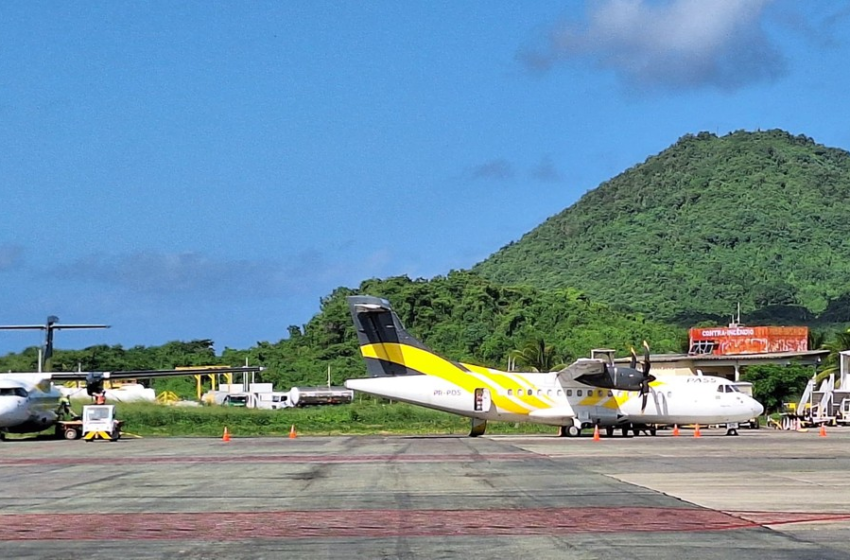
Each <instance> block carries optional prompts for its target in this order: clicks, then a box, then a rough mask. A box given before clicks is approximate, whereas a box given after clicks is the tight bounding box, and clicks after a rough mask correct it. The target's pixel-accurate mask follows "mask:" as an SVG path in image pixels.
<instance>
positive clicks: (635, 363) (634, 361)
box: [630, 347, 637, 369]
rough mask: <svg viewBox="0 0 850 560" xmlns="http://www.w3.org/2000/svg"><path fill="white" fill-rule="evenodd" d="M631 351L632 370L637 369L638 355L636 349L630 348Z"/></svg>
mask: <svg viewBox="0 0 850 560" xmlns="http://www.w3.org/2000/svg"><path fill="white" fill-rule="evenodd" d="M630 350H631V351H632V362H631V364H630V366H631V368H632V369H635V368H636V367H637V354H636V353H635V349H634V347H632V348H630Z"/></svg>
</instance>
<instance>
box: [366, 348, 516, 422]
mask: <svg viewBox="0 0 850 560" xmlns="http://www.w3.org/2000/svg"><path fill="white" fill-rule="evenodd" d="M360 351H361V353H362V354H363V356H364V357H366V358H376V359H380V360H386V361H390V362H392V363H396V364H400V365H404V366H407V367H409V368H411V369H414V370H416V371H419V372H422V373H424V374H426V375H433V376H434V377H438V378H440V379H443V380H444V381H448V382H449V383H453V384H455V385H457V386H458V387H460V388H461V389H464V390H466V391H468V392H470V393H474V391H475V389H477V388H479V387H481V386H482V385H484V387H483V388H486V389H490V398H491V400H492V401H493V402H495V403H496V406H498V407H499V408H501V409H503V410H506V411H507V412H512V413H515V414H527V413H528V410H527V409H524V408H522V407H521V406H520V405H519V404H517V403H515V402H513V401H510V400H508V399H507V398H505V397H504V396H502V395H501V394H500V391H499V388H498V386H497V385H498V382H497V381H496V380H494V379H493V375H492V374H489V373H486V374H485V373H481V374H480V375H482V376H483V377H484V378H485V380H481V379H478V378H476V377H473V376H472V375H470V374H469V373H468V372H466V371H463V370H462V369H460V368H459V367H458V366H457V365H456V364H454V363H452V362H450V361H448V360H446V359H445V358H441V357H440V356H437V355H436V354H433V353H432V352H428V351H426V350H422V349H421V348H415V347H413V346H408V345H404V344H390V343H383V344H369V345H366V346H362V347H361V348H360Z"/></svg>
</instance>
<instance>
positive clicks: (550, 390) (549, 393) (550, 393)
mask: <svg viewBox="0 0 850 560" xmlns="http://www.w3.org/2000/svg"><path fill="white" fill-rule="evenodd" d="M546 395H547V396H549V397H551V396H552V389H547V390H546Z"/></svg>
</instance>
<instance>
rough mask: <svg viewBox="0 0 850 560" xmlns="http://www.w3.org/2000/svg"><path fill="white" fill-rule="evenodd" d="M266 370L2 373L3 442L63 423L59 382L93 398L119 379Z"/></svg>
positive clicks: (0, 432) (0, 421) (0, 411)
mask: <svg viewBox="0 0 850 560" xmlns="http://www.w3.org/2000/svg"><path fill="white" fill-rule="evenodd" d="M264 369H265V368H263V367H232V368H231V367H216V368H204V369H164V370H136V371H112V372H109V371H103V372H91V371H90V372H85V371H82V372H79V371H74V372H37V373H0V440H2V439H5V437H6V434H7V433H15V434H26V433H32V432H40V431H42V430H46V429H47V428H50V427H51V426H53V425H55V424H56V422H57V421H58V420H59V414H58V412H59V410H58V405H59V398H60V397H61V396H62V393H61V392H60V390H59V388H58V387H57V386H56V385H54V382H55V381H60V382H64V381H85V382H86V389H87V391H88V393H89V394H90V395H94V394H96V393H100V392H101V391H103V383H104V381H108V380H118V379H149V378H153V377H169V376H175V375H207V374H218V373H252V372H258V371H263V370H264Z"/></svg>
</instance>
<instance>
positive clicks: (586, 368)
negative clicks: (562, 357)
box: [558, 358, 606, 380]
mask: <svg viewBox="0 0 850 560" xmlns="http://www.w3.org/2000/svg"><path fill="white" fill-rule="evenodd" d="M605 372H606V368H605V362H603V361H602V360H599V359H595V358H579V359H578V360H576V361H574V362H573V363H571V364H570V365H568V366H567V367H565V368H564V369H562V370H561V371H559V372H558V378H559V379H561V380H573V379H577V378H579V377H581V376H583V375H586V376H588V377H590V376H593V375H598V374H604V373H605Z"/></svg>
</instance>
